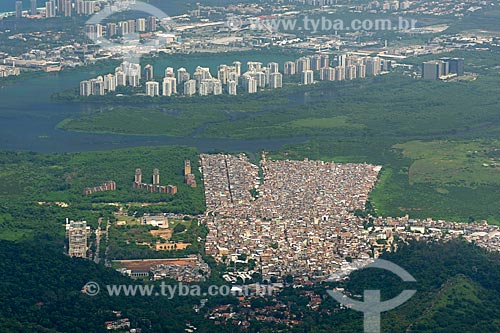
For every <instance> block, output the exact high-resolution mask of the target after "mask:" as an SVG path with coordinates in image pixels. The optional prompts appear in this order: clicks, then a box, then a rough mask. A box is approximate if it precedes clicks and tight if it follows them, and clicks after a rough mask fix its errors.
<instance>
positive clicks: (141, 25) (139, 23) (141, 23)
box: [135, 18, 146, 32]
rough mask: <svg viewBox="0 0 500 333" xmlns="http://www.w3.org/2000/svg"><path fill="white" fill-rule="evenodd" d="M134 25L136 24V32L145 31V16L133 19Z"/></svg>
mask: <svg viewBox="0 0 500 333" xmlns="http://www.w3.org/2000/svg"><path fill="white" fill-rule="evenodd" d="M135 26H136V30H137V31H138V32H145V31H146V19H145V18H138V19H137V20H136V21H135Z"/></svg>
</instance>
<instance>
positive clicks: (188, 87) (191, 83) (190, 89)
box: [183, 80, 196, 96]
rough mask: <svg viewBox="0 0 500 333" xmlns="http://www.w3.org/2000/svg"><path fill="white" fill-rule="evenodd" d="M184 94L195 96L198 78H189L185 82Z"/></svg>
mask: <svg viewBox="0 0 500 333" xmlns="http://www.w3.org/2000/svg"><path fill="white" fill-rule="evenodd" d="M183 93H184V95H186V96H193V95H194V94H196V80H188V81H186V82H184V91H183Z"/></svg>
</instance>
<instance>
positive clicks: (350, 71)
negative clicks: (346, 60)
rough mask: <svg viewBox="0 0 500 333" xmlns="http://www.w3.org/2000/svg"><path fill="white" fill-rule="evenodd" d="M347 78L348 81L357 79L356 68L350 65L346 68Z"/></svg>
mask: <svg viewBox="0 0 500 333" xmlns="http://www.w3.org/2000/svg"><path fill="white" fill-rule="evenodd" d="M345 78H346V79H347V80H355V79H356V66H354V65H350V66H347V67H346V68H345Z"/></svg>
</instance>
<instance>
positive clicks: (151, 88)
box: [146, 81, 160, 97]
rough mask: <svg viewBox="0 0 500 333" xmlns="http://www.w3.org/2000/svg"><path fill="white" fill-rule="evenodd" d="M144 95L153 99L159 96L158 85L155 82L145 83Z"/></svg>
mask: <svg viewBox="0 0 500 333" xmlns="http://www.w3.org/2000/svg"><path fill="white" fill-rule="evenodd" d="M146 95H148V96H150V97H155V96H159V95H160V84H159V83H158V82H156V81H149V82H146Z"/></svg>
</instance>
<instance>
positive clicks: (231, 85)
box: [227, 81, 238, 96]
mask: <svg viewBox="0 0 500 333" xmlns="http://www.w3.org/2000/svg"><path fill="white" fill-rule="evenodd" d="M227 93H228V94H229V95H232V96H236V95H237V94H238V83H237V82H236V81H228V82H227Z"/></svg>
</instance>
